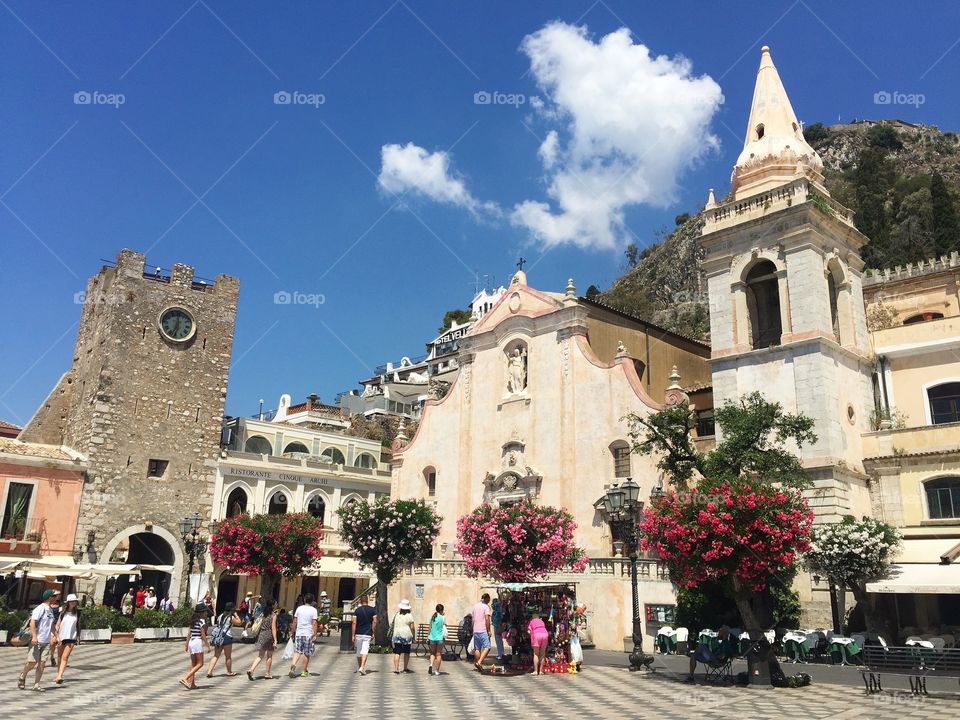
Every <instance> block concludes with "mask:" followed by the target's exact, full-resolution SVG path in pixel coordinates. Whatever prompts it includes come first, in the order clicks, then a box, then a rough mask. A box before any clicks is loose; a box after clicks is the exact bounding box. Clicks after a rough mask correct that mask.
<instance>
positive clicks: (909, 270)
mask: <svg viewBox="0 0 960 720" xmlns="http://www.w3.org/2000/svg"><path fill="white" fill-rule="evenodd" d="M947 270H960V253H958V252H957V251H956V250H954V251H953V252H952V253H950V255H949V256H947V255H941V256H940V257H939V258H930V259H928V260H921V261H920V262H918V263H907V265H906V266H905V267H904V266H902V265H897V266H896V267H895V268H892V269H891V268H885V269H883V270H867V271H866V273H865V274H864V277H863V286H864V287H865V288H866V287H871V286H873V285H883V284H886V283H891V282H899V281H902V280H908V279H910V278H916V277H921V276H923V275H933V274H935V273H940V272H944V271H947Z"/></svg>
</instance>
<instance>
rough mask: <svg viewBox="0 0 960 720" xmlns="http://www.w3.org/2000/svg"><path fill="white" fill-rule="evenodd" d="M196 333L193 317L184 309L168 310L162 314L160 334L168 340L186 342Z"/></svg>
mask: <svg viewBox="0 0 960 720" xmlns="http://www.w3.org/2000/svg"><path fill="white" fill-rule="evenodd" d="M196 331H197V326H196V324H195V323H194V321H193V316H192V315H191V314H190V313H188V312H187V311H186V310H184V309H183V308H178V307H172V308H167V309H166V310H164V311H163V312H162V313H161V314H160V332H161V333H162V334H163V336H164V337H165V338H167V340H171V341H173V342H178V343H182V342H186V341H187V340H189V339H190V338H192V337H193V334H194V333H195V332H196Z"/></svg>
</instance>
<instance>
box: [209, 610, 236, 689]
mask: <svg viewBox="0 0 960 720" xmlns="http://www.w3.org/2000/svg"><path fill="white" fill-rule="evenodd" d="M239 625H243V621H242V620H240V618H239V617H238V611H237V608H236V606H235V605H234V604H233V603H232V602H228V603H227V604H226V605H224V607H223V612H222V613H220V616H219V617H218V618H217V619H216V621H215V622H214V623H213V630H212V631H211V633H210V644H211V645H213V657H212V658H210V667H208V668H207V677H208V678H212V677H213V669H214V668H215V667H217V662H218V661H219V660H220V655H223V656H224V658H225V659H226V663H227V677H234V676H235V675H236V674H237V673H235V672H234V671H233V633H232V632H231V630H232V629H233V627H234V626H239Z"/></svg>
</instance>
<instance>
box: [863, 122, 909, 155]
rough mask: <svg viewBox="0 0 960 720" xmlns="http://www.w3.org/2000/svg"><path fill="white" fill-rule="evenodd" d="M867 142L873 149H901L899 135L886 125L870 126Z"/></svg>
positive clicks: (901, 142) (890, 126)
mask: <svg viewBox="0 0 960 720" xmlns="http://www.w3.org/2000/svg"><path fill="white" fill-rule="evenodd" d="M867 142H868V143H869V144H870V145H872V146H873V147H875V148H883V149H884V150H900V149H901V148H902V147H903V141H902V140H900V135H899V134H898V133H897V131H896V130H895V129H894V128H893V126H892V125H887V124H886V123H882V124H879V125H872V126H871V127H870V129H869V130H867Z"/></svg>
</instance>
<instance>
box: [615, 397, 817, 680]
mask: <svg viewBox="0 0 960 720" xmlns="http://www.w3.org/2000/svg"><path fill="white" fill-rule="evenodd" d="M715 419H716V423H717V425H718V426H719V427H720V430H721V434H720V436H721V440H720V442H718V443H717V445H716V447H715V448H714V449H713V450H712V451H711V452H709V453H703V452H701V451H700V450H699V449H698V448H697V447H696V445H695V444H694V443H693V441H692V439H691V438H690V428H691V426H692V422H691V414H690V410H689V408H688V407H686V406H683V405H681V406H674V407H668V408H666V409H664V410H661V411H660V412H657V413H653V414H652V415H649V416H640V415H631V416H628V420H629V422H630V425H631V435H632V437H633V440H634V446H633V449H634V452H638V453H640V454H643V455H653V456H655V457H657V467H658V468H659V469H660V470H661V471H662V472H663V473H664V475H665V476H666V477H667V478H668V479H669V480H670V488H669V489H668V490H667V492H666V493H665V494H664V495H663V496H661V497H654V498H653V499H652V501H651V503H650V506H649V507H648V508H647V509H646V510H645V511H644V513H643V519H642V520H641V523H640V529H641V530H642V532H643V533H644V535H645V537H644V540H643V546H642V547H643V549H645V550H647V551H650V552H652V553H655V554H656V555H657V557H658V558H659V560H660V562H662V563H663V564H664V565H666V567H667V569H668V571H669V572H670V577H671V580H672V581H673V582H674V583H675V584H676V585H678V586H680V587H684V588H696V587H698V586H700V585H702V584H706V583H717V584H718V585H719V586H720V587H722V588H723V589H724V591H725V592H726V594H727V595H728V596H729V597H730V598H731V599H732V600H733V601H734V602H735V603H736V606H737V610H738V611H739V613H740V619H741V620H742V622H743V627H744V628H745V629H746V630H747V631H748V632H749V633H750V638H751V640H753V641H755V642H757V643H758V645H757V646H756V652H751V653H750V654H749V655H748V657H747V661H748V663H749V665H750V668H749V670H750V682H751V683H755V682H756V683H760V684H764V683H766V684H769V682H770V678H769V672H768V667H767V657H768V653H769V647H768V646H767V644H766V642H765V640H764V639H763V636H762V628H765V627H770V623H771V622H773V621H774V620H775V619H774V618H771V617H769V616H767V614H766V613H768V612H769V610H768V608H769V606H770V603H769V592H768V587H769V585H770V584H771V583H773V582H779V581H780V579H781V578H784V577H792V574H793V572H794V571H795V567H796V565H797V563H798V559H799V556H800V554H802V553H804V552H806V551H807V550H809V548H810V528H811V525H812V523H813V513H811V512H810V509H809V507H807V503H806V501H805V500H804V498H803V495H802V491H803V489H804V488H806V487H808V486H809V485H810V480H809V478H808V476H807V474H806V472H805V471H804V468H803V465H802V463H801V461H800V458H799V457H797V455H795V454H794V452H793V450H794V448H801V447H803V445H805V444H807V443H813V442H816V435H814V433H813V421H812V420H810V419H809V418H807V417H804V416H802V415H794V414H791V413H787V412H784V410H783V407H782V406H781V405H780V404H779V403H775V402H768V401H767V400H765V399H764V397H763V396H762V395H761V394H760V393H756V392H755V393H751V394H749V395H745V396H743V397H742V398H740V399H739V400H737V401H727V402H726V403H724V404H723V406H721V407H720V408H717V410H716V414H715ZM786 589H788V590H789V588H786ZM760 611H763V612H762V613H761V612H760ZM761 615H762V616H761Z"/></svg>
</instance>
